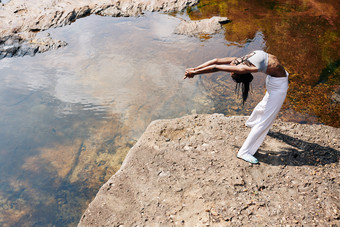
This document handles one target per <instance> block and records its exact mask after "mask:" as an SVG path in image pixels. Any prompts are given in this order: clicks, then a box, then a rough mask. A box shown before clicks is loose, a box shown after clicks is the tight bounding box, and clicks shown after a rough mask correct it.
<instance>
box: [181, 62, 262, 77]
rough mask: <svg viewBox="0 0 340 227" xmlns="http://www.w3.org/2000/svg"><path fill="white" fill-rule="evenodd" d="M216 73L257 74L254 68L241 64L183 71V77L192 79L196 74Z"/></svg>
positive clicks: (213, 65) (210, 66)
mask: <svg viewBox="0 0 340 227" xmlns="http://www.w3.org/2000/svg"><path fill="white" fill-rule="evenodd" d="M217 71H224V72H234V73H238V74H245V73H252V72H258V69H257V68H256V67H255V66H247V65H243V64H239V65H218V64H212V65H208V66H205V67H201V68H198V69H196V68H192V69H187V70H186V71H185V77H184V79H186V78H193V77H194V76H195V75H197V74H204V73H213V72H217Z"/></svg>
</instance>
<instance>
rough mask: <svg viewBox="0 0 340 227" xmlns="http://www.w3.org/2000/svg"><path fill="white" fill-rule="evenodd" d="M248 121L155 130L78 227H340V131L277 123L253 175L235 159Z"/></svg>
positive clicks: (165, 125) (214, 118) (201, 119)
mask: <svg viewBox="0 0 340 227" xmlns="http://www.w3.org/2000/svg"><path fill="white" fill-rule="evenodd" d="M246 119H247V118H246V117H225V116H223V115H220V114H213V115H192V116H186V117H183V118H179V119H172V120H158V121H154V122H152V123H151V124H150V125H149V127H148V128H147V129H146V131H145V132H144V134H143V135H142V136H141V138H140V139H139V140H138V142H137V143H136V144H135V145H134V146H133V147H132V148H131V150H130V151H129V153H128V155H127V157H126V159H125V161H124V163H123V165H122V167H121V169H120V170H119V171H118V172H117V173H116V174H114V175H113V176H112V177H111V178H110V180H109V181H108V182H106V183H105V184H104V185H103V186H102V188H101V189H100V190H99V192H98V194H97V196H96V197H95V199H94V200H93V201H92V202H91V204H90V205H89V207H88V209H87V210H86V211H85V212H84V214H83V216H82V218H81V220H80V223H79V225H78V226H121V225H122V226H123V225H124V226H158V225H162V224H163V225H173V226H177V225H185V226H207V225H220V226H226V225H235V226H243V225H246V226H247V225H249V223H251V225H252V226H258V225H269V226H286V225H291V226H292V225H293V226H294V225H297V224H299V225H308V224H311V223H313V224H315V225H320V226H326V225H327V226H330V225H332V224H336V223H337V222H338V220H339V218H340V216H339V214H340V207H339V206H338V204H339V203H340V198H339V192H340V165H339V158H340V152H339V150H340V144H339V141H340V138H339V135H340V129H337V128H332V127H328V126H322V125H300V124H296V123H288V122H281V121H276V122H275V124H274V126H273V128H272V130H271V131H270V133H269V135H268V136H267V137H266V140H265V142H264V144H263V145H262V146H261V147H260V149H259V151H258V153H257V155H256V157H257V158H258V159H259V161H260V163H261V164H260V165H252V164H249V163H246V162H244V161H242V160H239V159H237V158H236V153H237V151H238V149H239V148H240V146H241V145H242V143H243V142H244V140H245V138H246V137H247V135H248V133H249V129H248V128H246V127H245V126H244V123H245V121H246ZM316 129H317V130H316ZM310 135H313V137H311V136H310ZM315 138H318V139H315Z"/></svg>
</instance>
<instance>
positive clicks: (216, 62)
mask: <svg viewBox="0 0 340 227" xmlns="http://www.w3.org/2000/svg"><path fill="white" fill-rule="evenodd" d="M235 59H236V57H226V58H215V59H212V60H209V61H207V62H204V63H203V64H201V65H199V66H197V67H195V68H189V69H188V70H198V69H202V68H205V67H207V66H209V65H222V64H230V63H231V62H232V61H233V60H235ZM188 70H187V71H188Z"/></svg>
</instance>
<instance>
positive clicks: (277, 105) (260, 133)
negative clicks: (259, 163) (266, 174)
mask: <svg viewBox="0 0 340 227" xmlns="http://www.w3.org/2000/svg"><path fill="white" fill-rule="evenodd" d="M286 74H287V76H286V77H272V76H269V75H268V76H267V78H266V88H267V91H266V94H265V96H264V97H263V99H262V101H261V102H260V103H258V104H257V106H256V107H255V109H254V110H253V112H252V114H251V115H250V117H249V119H248V120H247V122H246V126H248V127H251V128H252V129H251V131H250V133H249V135H248V137H247V139H246V141H245V142H244V143H243V145H242V147H241V149H240V151H239V152H238V155H243V154H246V153H248V154H251V155H254V154H255V153H256V151H257V149H258V148H259V147H260V146H261V144H262V142H263V140H264V138H265V137H266V135H267V133H268V131H269V129H270V128H271V126H272V125H273V123H274V120H275V118H276V116H277V114H278V113H279V111H280V109H281V106H282V104H283V102H284V100H285V98H286V94H287V90H288V73H287V72H286Z"/></svg>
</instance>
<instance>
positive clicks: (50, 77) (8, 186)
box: [0, 0, 339, 226]
mask: <svg viewBox="0 0 340 227" xmlns="http://www.w3.org/2000/svg"><path fill="white" fill-rule="evenodd" d="M328 2H332V1H331V0H329V1H328ZM299 4H300V3H298V2H288V1H287V2H285V1H251V2H250V1H249V2H248V1H241V2H240V1H238V2H235V1H231V0H230V1H212V0H202V1H201V3H200V4H199V5H198V6H196V7H193V8H191V9H189V11H188V13H189V14H188V15H187V14H186V13H184V14H180V15H176V16H169V15H164V14H158V13H152V14H151V13H150V14H147V15H145V16H142V17H138V18H108V17H99V16H90V17H87V18H83V19H80V20H77V21H76V23H73V24H72V25H70V26H67V27H63V28H57V29H54V30H49V31H46V32H44V33H42V34H39V35H41V36H44V35H46V33H50V34H51V36H52V37H53V38H55V39H61V40H64V41H66V42H68V43H69V45H68V46H66V47H64V48H61V49H59V50H55V51H49V52H46V53H44V54H38V55H36V56H35V57H29V56H26V57H22V58H6V59H2V60H1V62H0V114H1V118H0V202H1V207H0V225H2V226H23V225H25V226H67V225H70V226H75V225H76V224H77V223H78V221H79V218H80V216H81V214H82V213H83V211H84V210H85V209H86V207H87V205H88V203H89V202H90V201H91V200H92V198H93V197H94V196H95V194H96V192H97V191H98V189H99V187H100V186H101V185H102V184H103V183H104V182H106V181H107V180H108V179H109V177H110V176H112V174H114V173H115V172H116V171H117V170H118V168H119V167H120V165H121V163H122V162H123V160H124V158H125V155H126V153H127V152H128V150H129V149H130V148H131V147H132V146H133V145H134V144H135V142H136V140H137V139H138V138H139V137H140V135H141V134H142V133H143V132H144V130H145V128H146V126H147V125H148V124H149V123H150V122H151V121H152V120H156V119H161V118H175V117H181V116H183V115H187V114H195V113H214V112H218V113H223V114H226V115H246V114H249V113H250V111H251V110H252V108H253V107H254V106H255V104H256V103H257V102H258V101H259V100H260V99H261V98H262V96H263V93H264V86H263V85H264V77H265V76H264V75H263V74H261V73H257V74H255V79H254V81H253V88H254V89H253V92H252V94H251V96H250V98H249V101H248V102H247V104H246V105H245V107H244V108H242V106H241V100H240V99H239V98H237V96H236V95H235V94H234V88H235V87H234V83H233V82H232V81H231V79H230V77H229V76H228V74H226V73H215V74H213V75H209V76H200V77H198V78H197V79H193V80H183V76H184V71H185V69H186V68H187V67H192V66H195V65H198V64H200V63H202V62H204V61H206V60H208V59H212V58H215V57H224V56H242V55H244V54H246V53H248V52H250V51H252V50H255V49H264V50H269V51H270V52H272V53H274V54H276V55H278V56H279V57H280V60H281V61H282V62H283V63H284V65H285V66H286V67H287V69H288V71H289V72H290V73H291V76H290V90H289V94H288V96H287V102H286V104H285V106H284V107H283V109H282V111H281V114H280V117H281V118H283V119H286V120H294V121H300V122H302V121H303V122H307V123H311V122H317V123H320V122H323V123H328V124H330V125H336V124H337V123H336V122H338V120H337V119H339V118H338V117H336V116H338V115H336V114H338V111H336V110H337V108H339V106H338V104H335V107H334V101H332V99H331V97H332V95H333V94H335V92H334V91H335V87H336V86H337V84H338V82H337V81H336V77H335V76H332V75H331V74H327V75H326V76H324V77H323V78H326V79H327V81H326V82H325V83H321V84H319V85H315V83H316V82H317V81H318V80H319V75H320V74H321V72H322V70H323V69H325V68H326V69H328V68H329V65H331V66H332V65H334V64H332V62H336V60H337V59H338V52H337V45H334V43H336V40H337V38H336V37H338V36H334V25H332V23H331V22H332V21H336V20H335V19H334V15H333V14H332V13H331V12H332V10H329V11H327V10H321V11H320V12H321V13H320V12H319V11H317V10H316V11H315V10H314V11H313V9H314V8H313V7H310V6H308V5H306V4H304V5H299ZM325 4H326V3H325ZM325 6H327V7H326V8H327V9H328V8H329V9H331V7H330V6H329V5H322V4H320V5H318V7H316V9H323V7H325ZM320 7H321V8H320ZM319 14H320V15H319ZM213 15H221V16H227V17H230V18H231V19H232V20H233V22H232V23H230V24H227V25H225V26H224V28H225V31H224V32H221V33H219V34H217V35H213V36H211V37H199V38H197V37H191V38H189V37H185V36H178V35H174V34H173V33H172V32H173V30H174V28H175V26H176V25H177V24H178V23H179V22H180V19H179V18H184V19H189V16H190V18H192V19H200V18H206V17H211V16H213ZM315 15H316V16H315ZM318 15H319V16H318ZM269 18H270V19H269ZM322 18H326V19H325V20H324V19H322ZM311 25H313V29H308V28H310V26H311ZM245 28H246V29H245ZM334 37H335V38H334ZM287 50H289V51H287ZM305 59H308V61H306V60H305ZM327 67H328V68H327ZM332 70H333V69H332ZM336 70H337V69H335V73H336V72H337V71H336ZM313 86H314V87H313ZM321 94H322V95H321ZM331 105H333V106H331ZM325 108H326V109H327V111H326V112H325V111H324V109H325ZM332 108H333V109H332ZM320 110H321V111H320Z"/></svg>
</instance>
